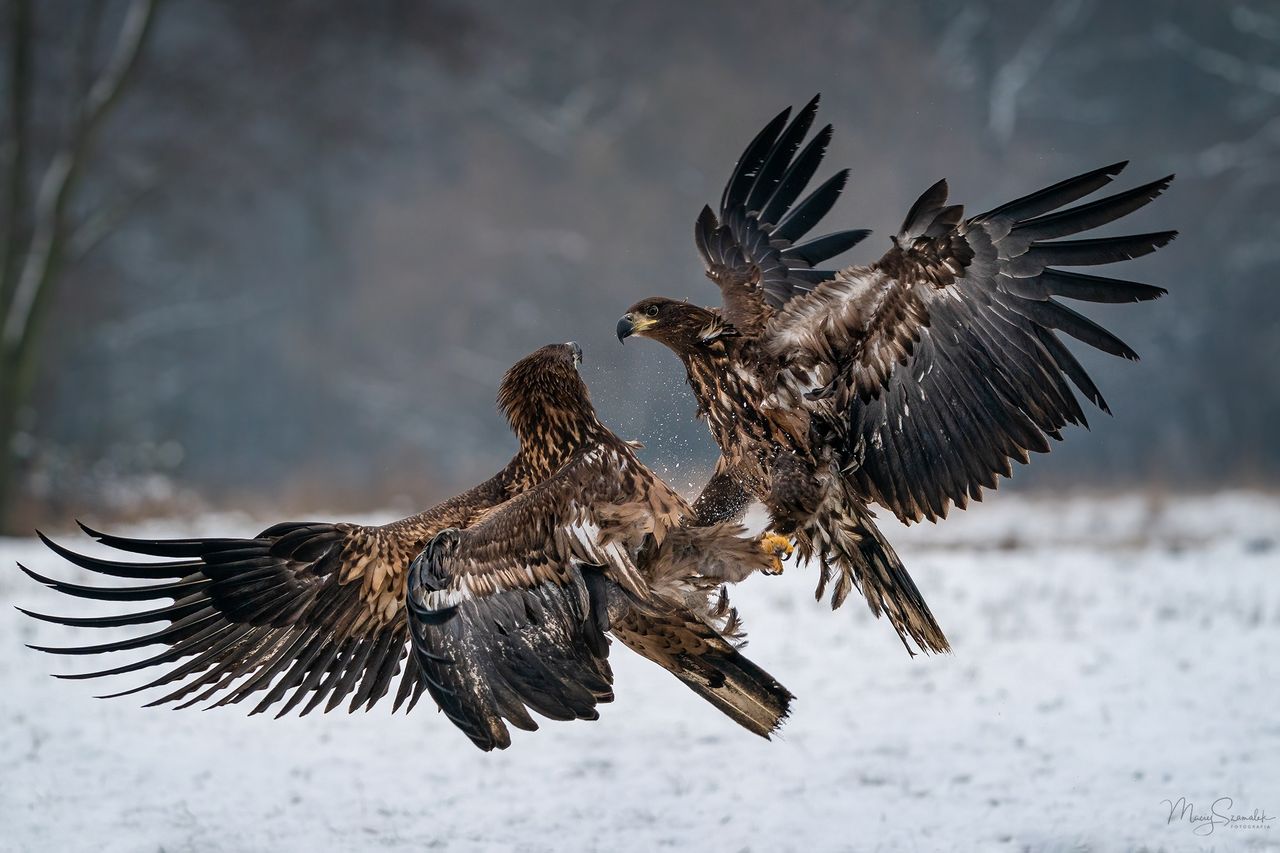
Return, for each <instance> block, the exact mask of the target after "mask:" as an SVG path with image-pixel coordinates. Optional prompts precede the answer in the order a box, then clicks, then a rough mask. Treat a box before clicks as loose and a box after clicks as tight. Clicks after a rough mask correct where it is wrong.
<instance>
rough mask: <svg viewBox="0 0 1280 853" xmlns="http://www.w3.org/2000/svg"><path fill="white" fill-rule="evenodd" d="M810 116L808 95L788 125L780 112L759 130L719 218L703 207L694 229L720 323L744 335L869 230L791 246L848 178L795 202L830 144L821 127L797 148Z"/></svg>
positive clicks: (813, 107)
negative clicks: (720, 309)
mask: <svg viewBox="0 0 1280 853" xmlns="http://www.w3.org/2000/svg"><path fill="white" fill-rule="evenodd" d="M817 111H818V98H817V97H816V96H815V97H814V99H813V100H812V101H810V102H809V103H808V104H806V105H805V107H804V108H803V109H801V110H800V111H799V112H798V113H797V114H796V117H795V118H794V119H792V120H791V121H790V123H788V121H787V119H788V118H789V117H790V115H791V108H790V107H788V108H787V109H785V110H783V111H782V112H781V113H779V114H778V115H777V116H775V117H774V119H773V121H771V122H769V124H767V125H765V127H764V129H763V130H761V131H760V133H759V134H757V135H756V138H755V139H753V140H752V141H751V144H750V145H748V146H747V149H746V150H745V151H744V152H743V153H742V156H741V157H740V158H739V159H738V164H737V166H736V167H735V168H734V170H733V175H732V177H730V178H729V183H728V184H727V185H726V186H725V189H724V194H723V195H722V196H721V198H720V211H719V216H717V215H716V213H715V211H713V210H712V209H711V208H710V206H708V207H704V208H703V209H702V213H701V215H700V216H699V217H698V220H697V223H696V224H695V226H694V231H693V236H694V242H695V243H696V244H697V247H698V252H699V253H700V254H701V255H702V260H703V264H704V265H705V267H706V273H707V277H708V278H710V279H711V280H712V281H714V282H715V283H716V285H717V286H719V288H720V292H721V295H722V299H723V302H724V318H725V320H726V321H728V322H729V323H732V324H733V325H734V326H735V327H737V328H738V330H739V331H742V332H744V333H747V334H754V333H756V332H759V331H760V329H761V328H762V327H763V324H764V322H765V320H767V319H768V317H769V315H770V314H772V311H773V309H776V308H780V307H781V306H782V305H783V304H785V303H786V301H787V300H788V299H790V298H791V297H793V296H794V295H796V294H797V293H806V292H808V291H809V290H811V289H813V287H814V285H816V284H817V283H818V282H821V281H826V280H827V279H829V278H831V276H833V275H834V274H835V273H834V271H833V270H817V269H814V267H815V266H817V265H818V264H820V263H822V262H824V261H826V260H828V259H830V258H833V257H835V256H836V255H839V254H841V253H843V252H845V251H846V250H848V249H850V248H851V247H853V246H854V245H855V244H857V243H858V242H859V241H861V240H862V239H863V238H865V237H866V236H867V234H869V233H870V232H868V231H863V230H854V231H838V232H836V233H834V234H827V235H826V236H823V237H817V238H815V239H811V240H808V241H805V242H797V241H799V240H800V239H801V238H803V237H804V236H805V235H806V234H808V233H809V232H810V231H811V230H812V229H813V227H814V226H815V225H817V224H818V222H819V221H820V220H821V219H822V217H824V216H826V215H827V212H828V211H829V210H831V206H832V205H833V204H835V202H836V199H837V198H838V197H839V196H840V191H841V190H842V189H843V188H844V184H845V181H846V180H847V179H848V176H849V173H848V171H847V170H841V171H839V172H837V173H836V174H835V175H833V176H831V177H830V178H828V179H827V180H826V181H824V182H823V183H822V184H821V185H819V187H818V188H817V189H816V190H814V191H813V192H812V193H810V194H809V195H807V196H805V198H804V199H803V200H802V201H800V203H799V204H796V199H798V198H799V197H800V194H801V193H802V192H804V190H805V187H806V186H807V185H808V183H809V181H810V179H812V178H813V175H814V173H815V172H816V171H817V170H818V165H819V164H820V163H821V162H822V156H823V154H824V153H826V150H827V144H828V143H829V142H830V141H831V125H827V126H826V127H824V128H823V129H822V130H820V131H818V133H817V134H816V135H815V136H814V137H813V138H812V139H811V140H809V143H808V144H807V145H805V146H804V149H803V150H801V149H800V145H801V143H802V142H804V138H805V136H806V134H808V132H809V128H810V127H811V126H812V125H813V119H814V116H815V115H816V114H817ZM797 151H799V153H798V154H797V153H796V152H797Z"/></svg>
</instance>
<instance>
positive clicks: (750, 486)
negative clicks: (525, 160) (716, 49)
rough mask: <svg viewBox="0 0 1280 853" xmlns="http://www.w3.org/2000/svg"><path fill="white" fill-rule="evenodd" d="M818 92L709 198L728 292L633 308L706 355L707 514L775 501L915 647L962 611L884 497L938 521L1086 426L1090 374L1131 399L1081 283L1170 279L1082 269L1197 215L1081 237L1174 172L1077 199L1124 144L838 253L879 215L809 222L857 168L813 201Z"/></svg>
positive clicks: (750, 150) (688, 349)
mask: <svg viewBox="0 0 1280 853" xmlns="http://www.w3.org/2000/svg"><path fill="white" fill-rule="evenodd" d="M817 106H818V99H817V98H814V99H813V101H811V102H810V103H809V104H807V105H806V106H805V107H804V108H803V109H801V110H800V111H799V112H798V113H797V114H796V115H795V117H794V118H791V111H790V109H787V110H784V111H783V112H782V113H780V114H779V115H778V116H776V117H775V118H774V119H773V120H772V121H771V122H769V124H768V125H766V126H765V128H764V129H763V130H762V131H760V133H759V134H758V135H757V136H756V137H755V139H753V140H752V142H751V144H750V145H748V146H747V148H746V150H745V151H744V152H743V154H742V157H741V158H740V159H739V160H738V163H737V166H736V168H735V169H734V171H733V174H732V176H731V177H730V179H729V183H728V185H727V186H726V187H725V190H724V193H723V196H722V197H721V199H720V208H719V211H718V212H716V211H713V210H712V209H711V208H710V207H705V208H703V210H702V213H701V215H700V216H699V217H698V219H697V223H696V225H695V227H694V238H695V241H696V244H697V249H698V252H699V254H700V255H701V256H702V260H703V263H704V265H705V268H706V274H707V277H708V278H710V279H711V280H712V281H713V282H715V284H716V285H717V286H718V287H719V289H720V292H721V296H722V301H723V307H721V308H718V309H707V308H701V307H697V306H695V305H690V304H687V303H685V302H679V301H676V300H672V299H664V298H650V299H644V300H642V301H640V302H638V303H636V304H635V305H633V306H632V307H631V308H630V309H628V311H627V313H626V314H625V315H624V316H623V317H622V319H621V320H620V321H619V322H618V326H617V333H618V338H619V339H620V340H622V339H625V338H626V337H628V336H629V335H639V336H642V337H647V338H651V339H653V340H656V341H659V342H660V343H662V344H665V345H666V346H667V347H669V348H670V349H671V350H673V351H674V352H675V353H676V354H677V355H678V356H679V357H680V359H681V361H682V362H683V363H684V366H685V369H686V372H687V376H688V382H689V384H690V386H691V387H692V388H693V393H694V395H695V397H696V398H697V401H698V414H699V417H701V418H704V419H705V420H706V421H707V424H708V426H709V428H710V430H711V433H712V435H713V436H714V438H715V440H716V442H717V444H718V445H719V447H720V450H721V452H722V456H721V458H720V460H719V462H718V464H717V467H716V470H715V473H714V474H713V476H712V478H711V480H710V482H709V483H708V484H707V487H706V489H705V490H704V492H703V493H702V495H701V496H700V497H699V498H698V500H697V501H696V502H695V504H694V506H695V509H696V511H697V512H698V514H699V517H700V518H701V520H702V521H703V522H704V523H710V522H713V521H722V520H725V519H729V518H734V517H736V516H738V515H740V514H741V512H742V511H743V510H744V509H745V507H746V506H747V505H748V503H749V502H750V501H751V500H752V499H756V500H759V501H761V502H763V504H764V505H765V507H766V508H767V509H768V511H769V513H770V518H771V529H772V530H773V531H775V532H776V533H779V534H783V535H790V536H792V537H794V540H795V545H796V550H797V552H798V553H799V554H800V556H801V557H803V558H809V559H816V561H817V563H818V565H819V567H820V578H819V582H818V588H817V597H818V598H821V597H822V596H823V594H824V590H825V589H826V587H827V585H828V583H829V582H830V581H831V578H832V577H833V573H834V577H835V581H834V585H833V587H832V592H831V604H832V606H833V607H838V606H839V605H840V604H841V603H842V602H843V601H844V600H845V598H846V597H847V596H848V594H849V593H850V591H851V590H852V589H854V588H855V587H856V588H857V589H858V590H859V591H860V592H861V593H862V594H863V596H864V597H865V598H866V600H867V603H868V604H869V605H870V607H871V610H872V612H873V613H875V614H876V615H877V616H878V615H880V614H881V613H884V614H886V615H887V616H888V618H889V620H890V622H891V623H892V624H893V627H894V628H895V629H896V631H897V632H898V635H899V637H900V638H901V639H902V641H903V644H904V645H906V647H907V650H908V651H909V652H912V653H913V654H914V651H913V650H912V645H911V644H912V643H914V644H915V645H916V646H917V647H918V648H920V649H922V650H924V651H931V652H944V651H947V650H948V649H949V646H948V643H947V639H946V637H945V636H944V634H943V632H942V629H941V628H940V627H939V626H938V624H937V621H936V620H935V619H934V617H933V614H932V613H930V611H929V607H928V605H927V604H926V603H925V601H924V598H923V596H922V595H921V594H920V591H919V590H918V589H917V588H916V585H915V583H914V582H913V581H912V579H911V576H910V575H909V574H908V573H907V571H906V569H905V568H904V567H903V565H902V561H901V560H900V559H899V558H898V556H897V554H895V553H894V550H893V548H892V546H890V544H889V543H888V542H887V541H886V540H885V538H884V537H883V536H882V534H881V533H880V531H879V530H878V529H877V528H876V526H875V523H874V515H873V513H872V511H871V510H870V509H869V508H868V504H869V503H878V504H880V505H881V506H883V507H886V508H888V509H889V510H890V511H892V512H893V513H894V514H895V515H897V516H898V518H900V519H901V520H902V521H904V522H908V523H909V522H915V521H920V520H922V519H929V520H930V521H936V520H938V519H940V518H943V517H945V516H946V514H947V511H948V509H949V508H950V507H951V506H953V505H954V506H959V507H960V508H962V509H963V508H964V507H965V505H966V503H967V501H968V500H970V499H973V500H981V498H982V489H983V488H984V487H985V488H995V487H996V483H997V478H998V477H999V476H1005V477H1008V476H1010V474H1011V465H1010V463H1011V461H1013V460H1017V461H1018V462H1021V463H1025V462H1027V461H1028V452H1029V451H1036V452H1046V451H1048V450H1049V442H1048V439H1050V438H1052V439H1060V438H1061V431H1062V429H1063V428H1064V427H1065V426H1066V425H1068V424H1081V425H1086V426H1087V422H1086V420H1085V414H1084V411H1083V410H1082V408H1081V406H1080V403H1079V402H1078V400H1077V399H1076V396H1075V393H1074V392H1073V390H1072V388H1071V387H1070V386H1071V385H1074V386H1075V388H1076V389H1078V390H1079V391H1080V393H1082V394H1083V395H1084V396H1085V397H1086V398H1087V399H1088V400H1090V401H1091V402H1092V403H1093V404H1094V405H1096V406H1098V408H1100V409H1102V410H1103V411H1109V409H1108V408H1107V404H1106V402H1105V401H1104V400H1103V398H1102V394H1101V393H1100V392H1099V391H1098V388H1097V386H1096V385H1094V383H1093V381H1092V380H1091V379H1090V378H1089V376H1088V374H1086V372H1085V371H1084V369H1083V368H1082V367H1081V366H1080V363H1079V362H1078V361H1077V360H1076V359H1075V357H1073V356H1072V354H1071V352H1070V351H1069V350H1068V349H1067V347H1066V346H1065V345H1064V344H1063V342H1062V340H1061V339H1060V338H1059V336H1058V334H1057V333H1058V332H1062V333H1065V334H1067V335H1069V336H1071V337H1073V338H1075V339H1077V340H1079V341H1081V342H1083V343H1086V344H1088V345H1090V346H1092V347H1095V348H1097V349H1100V350H1102V351H1104V352H1107V353H1111V354H1112V355H1118V356H1121V357H1123V358H1128V359H1136V358H1137V355H1136V354H1135V353H1134V351H1133V350H1132V349H1130V348H1129V347H1128V346H1127V345H1125V344H1124V343H1123V342H1122V341H1120V340H1119V339H1118V338H1116V336H1115V335H1113V334H1111V333H1110V332H1108V331H1107V330H1106V329H1104V328H1102V327H1101V326H1099V325H1098V324H1096V323H1094V322H1093V321H1091V320H1089V319H1087V318H1086V317H1084V316H1082V315H1081V314H1079V313H1077V312H1076V311H1075V310H1073V309H1072V308H1070V307H1068V306H1067V305H1066V304H1064V303H1062V302H1060V301H1059V298H1065V299H1075V300H1082V301H1086V302H1105V303H1111V302H1140V301H1145V300H1149V299H1155V298H1157V297H1159V296H1161V295H1163V294H1164V293H1165V291H1164V290H1163V289H1161V288H1158V287H1153V286H1150V285H1146V284H1138V283H1135V282H1130V281H1121V280H1118V279H1112V278H1104V277H1101V276H1097V275H1086V274H1083V273H1078V272H1070V271H1067V270H1065V269H1061V267H1080V266H1091V265H1097V264H1107V263H1111V262H1115V261H1123V260H1128V259H1131V258H1137V257H1140V256H1142V255H1146V254H1148V253H1150V252H1153V251H1154V250H1156V249H1158V248H1159V247H1161V246H1163V245H1165V244H1166V243H1168V242H1169V241H1170V240H1172V239H1173V238H1174V236H1175V235H1176V232H1174V231H1161V232H1156V233H1149V234H1134V235H1127V236H1118V237H1090V238H1084V239H1072V240H1062V239H1059V238H1063V237H1071V236H1073V235H1077V234H1081V233H1083V232H1086V231H1089V230H1091V229H1093V228H1097V227H1099V226H1102V225H1105V224H1107V223H1110V222H1112V221H1114V220H1117V219H1119V218H1121V217H1123V216H1125V215H1126V214H1128V213H1131V212H1133V211H1135V210H1137V209H1138V208H1140V207H1142V206H1144V205H1145V204H1147V203H1148V202H1150V201H1151V200H1152V199H1154V198H1155V197H1156V196H1158V195H1160V193H1161V192H1163V191H1164V190H1165V188H1166V187H1168V185H1169V183H1170V181H1171V180H1172V176H1169V177H1166V178H1162V179H1160V180H1158V181H1153V182H1152V183H1148V184H1144V185H1142V186H1139V187H1135V188H1133V189H1129V190H1125V191H1124V192H1120V193H1116V194H1114V195H1109V196H1106V197H1103V198H1099V199H1097V200H1094V201H1090V202H1085V203H1081V204H1076V202H1079V201H1081V200H1082V199H1084V198H1085V197H1086V196H1088V195H1090V194H1092V193H1094V192H1095V191H1097V190H1099V189H1101V188H1102V187H1104V186H1105V185H1107V184H1108V183H1110V182H1111V180H1112V179H1113V178H1114V177H1115V176H1116V175H1118V174H1119V173H1120V171H1121V170H1122V169H1123V168H1124V167H1125V165H1126V164H1125V163H1117V164H1114V165H1111V166H1106V167H1103V168H1101V169H1095V170H1094V171H1091V172H1087V173H1085V174H1082V175H1077V176H1076V177H1074V178H1069V179H1067V180H1064V181H1061V182H1060V183H1057V184H1054V185H1053V186H1050V187H1046V188H1045V189H1042V190H1040V191H1038V192H1034V193H1032V194H1030V195H1028V196H1025V197H1023V198H1019V199H1016V200H1014V201H1011V202H1008V203H1006V204H1002V205H1000V206H999V207H996V208H994V209H993V210H990V211H987V212H986V213H981V214H979V215H977V216H972V217H968V218H966V217H965V215H964V209H963V208H962V207H961V206H960V205H954V204H948V203H947V184H946V182H945V181H939V182H938V183H936V184H934V185H933V186H932V187H930V188H929V189H928V190H926V191H925V193H924V195H922V196H921V197H920V199H919V200H918V201H917V202H916V203H915V204H914V205H913V206H912V207H911V209H910V211H908V213H907V216H906V219H905V221H904V222H903V224H902V227H901V229H900V230H899V232H898V233H897V235H895V236H894V237H893V245H892V247H891V248H890V249H889V251H888V252H887V253H885V255H884V256H883V257H881V258H880V260H878V261H876V262H875V263H873V264H871V265H869V266H848V267H844V268H843V269H833V268H821V267H822V265H823V264H825V263H826V262H828V261H829V260H830V259H832V258H834V257H835V256H837V255H839V254H841V253H843V252H844V251H845V250H847V249H849V248H851V247H852V246H854V245H855V244H856V243H858V242H860V241H861V240H862V239H863V238H864V237H865V236H866V235H867V233H868V232H866V231H862V230H853V231H838V232H835V233H831V234H827V235H825V236H820V237H816V238H810V237H808V236H807V235H808V234H809V232H810V231H811V230H812V229H813V228H814V227H815V226H816V225H817V223H818V222H819V221H820V220H822V218H823V217H824V216H825V215H826V214H827V212H828V211H830V209H831V207H832V205H833V204H834V203H835V201H836V198H837V197H838V196H839V194H840V192H841V190H842V189H843V187H844V184H845V181H846V178H847V175H848V173H847V171H841V172H838V173H837V174H836V175H834V176H833V177H831V178H829V179H827V180H826V181H825V182H824V183H822V184H821V185H819V186H818V188H817V189H815V190H814V191H813V192H811V193H809V194H808V195H807V196H805V197H804V198H803V199H802V200H800V201H798V202H797V199H800V196H801V194H802V193H803V192H804V190H805V187H806V186H807V185H808V183H809V181H810V179H811V178H812V177H813V176H814V174H815V172H816V171H817V169H818V165H819V163H820V162H821V160H822V157H823V153H824V151H825V149H826V146H827V144H828V142H829V140H830V138H831V126H830V125H828V126H826V127H824V128H823V129H822V130H821V131H819V132H818V133H817V134H816V135H815V136H814V137H813V138H812V139H811V140H810V141H809V142H808V143H807V144H803V147H802V143H804V140H805V137H806V136H807V135H808V133H809V130H810V128H811V126H812V124H813V120H814V117H815V115H816V112H817ZM1068 383H1070V384H1068Z"/></svg>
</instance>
